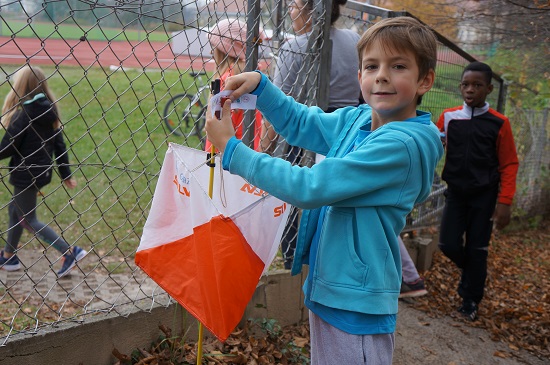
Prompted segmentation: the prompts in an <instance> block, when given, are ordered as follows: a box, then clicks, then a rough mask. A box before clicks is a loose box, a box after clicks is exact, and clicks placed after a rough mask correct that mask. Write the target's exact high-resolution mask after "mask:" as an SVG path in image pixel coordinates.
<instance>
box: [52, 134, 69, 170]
mask: <svg viewBox="0 0 550 365" xmlns="http://www.w3.org/2000/svg"><path fill="white" fill-rule="evenodd" d="M53 151H54V155H55V163H56V164H57V168H58V169H59V174H60V175H61V178H62V179H63V180H67V179H68V178H70V177H71V168H70V167H69V154H68V152H67V147H66V146H65V140H64V139H63V130H62V129H61V128H59V129H57V130H56V131H55V137H54V150H53Z"/></svg>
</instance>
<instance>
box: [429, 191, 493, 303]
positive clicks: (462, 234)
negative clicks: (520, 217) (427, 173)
mask: <svg viewBox="0 0 550 365" xmlns="http://www.w3.org/2000/svg"><path fill="white" fill-rule="evenodd" d="M497 194H498V187H494V188H490V189H487V190H484V191H481V192H476V193H475V194H471V193H464V192H462V191H460V190H456V189H452V188H449V189H447V191H446V192H445V197H446V199H445V208H444V210H443V217H442V219H441V229H440V236H439V248H440V249H441V251H442V252H443V253H444V254H445V255H446V256H447V257H448V258H449V259H451V260H452V261H453V262H454V263H455V264H456V266H458V267H459V268H460V269H461V270H462V277H461V280H460V283H459V285H458V294H459V295H460V296H461V297H462V298H463V299H465V300H473V301H475V302H476V303H479V302H480V301H481V299H482V298H483V291H484V289H485V279H486V278H487V257H488V253H489V240H490V239H491V232H492V230H493V221H492V220H491V217H492V216H493V212H494V210H495V205H496V200H497Z"/></svg>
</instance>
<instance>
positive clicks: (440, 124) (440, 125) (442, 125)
mask: <svg viewBox="0 0 550 365" xmlns="http://www.w3.org/2000/svg"><path fill="white" fill-rule="evenodd" d="M437 128H439V131H440V132H445V112H443V113H441V115H440V116H439V119H438V120H437Z"/></svg>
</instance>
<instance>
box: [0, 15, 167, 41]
mask: <svg viewBox="0 0 550 365" xmlns="http://www.w3.org/2000/svg"><path fill="white" fill-rule="evenodd" d="M0 30H1V32H0V36H12V35H15V36H16V37H22V38H36V37H39V38H40V39H65V40H69V39H79V38H80V37H81V36H83V35H86V38H87V39H88V40H98V41H106V40H109V41H141V40H144V39H147V40H149V41H152V42H168V41H169V38H170V34H169V33H167V32H166V31H164V30H163V29H162V27H160V28H159V29H157V30H155V31H146V30H143V29H139V30H138V29H134V28H133V27H128V28H125V29H123V28H122V27H121V28H104V27H100V26H99V25H98V24H91V25H82V26H77V25H75V24H67V23H62V24H57V25H56V24H54V23H52V22H37V21H32V22H31V23H27V22H26V21H24V20H17V19H6V18H1V19H0Z"/></svg>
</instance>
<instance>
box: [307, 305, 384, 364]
mask: <svg viewBox="0 0 550 365" xmlns="http://www.w3.org/2000/svg"><path fill="white" fill-rule="evenodd" d="M309 332H310V334H309V335H310V341H311V365H334V364H346V365H391V363H392V358H393V349H394V347H395V337H394V334H393V333H389V334H382V335H352V334H349V333H346V332H343V331H340V330H339V329H337V328H336V327H333V326H331V325H330V324H328V323H327V322H325V321H323V320H322V319H321V318H319V317H318V316H316V315H315V314H314V313H312V312H311V311H310V312H309Z"/></svg>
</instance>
